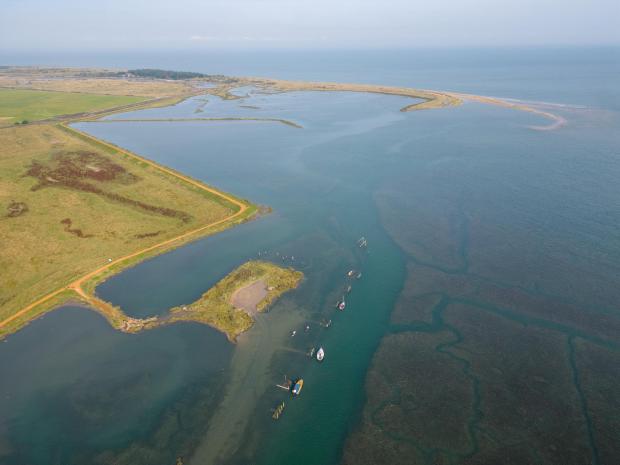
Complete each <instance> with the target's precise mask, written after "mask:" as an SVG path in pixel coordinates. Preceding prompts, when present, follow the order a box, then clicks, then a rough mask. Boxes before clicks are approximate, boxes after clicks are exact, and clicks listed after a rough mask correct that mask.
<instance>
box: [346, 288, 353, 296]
mask: <svg viewBox="0 0 620 465" xmlns="http://www.w3.org/2000/svg"><path fill="white" fill-rule="evenodd" d="M351 289H353V288H352V287H351V286H347V294H348V293H349V292H351Z"/></svg>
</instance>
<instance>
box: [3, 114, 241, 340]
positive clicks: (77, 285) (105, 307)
mask: <svg viewBox="0 0 620 465" xmlns="http://www.w3.org/2000/svg"><path fill="white" fill-rule="evenodd" d="M62 126H63V127H64V128H65V129H66V130H68V131H71V132H74V133H77V134H79V135H80V136H81V137H84V138H86V139H88V140H91V141H93V142H95V143H97V144H102V145H104V146H107V147H110V148H112V149H114V150H116V151H119V152H121V153H123V154H125V155H128V156H130V157H132V158H135V159H137V160H139V161H140V162H144V163H147V164H149V165H150V166H152V167H154V168H155V169H158V170H160V171H163V172H164V173H167V174H169V175H171V176H174V177H176V178H178V179H182V180H183V181H185V182H187V183H189V184H191V185H193V186H196V187H198V188H199V189H201V190H203V191H206V192H209V193H211V194H213V195H216V196H218V197H220V198H223V199H225V200H227V201H229V202H231V203H232V204H234V205H236V206H237V207H239V210H238V211H237V212H235V213H233V214H232V215H230V216H227V217H225V218H222V219H221V220H218V221H214V222H213V223H209V224H207V225H204V226H201V227H199V228H196V229H193V230H191V231H187V232H185V233H183V234H181V235H179V236H176V237H173V238H171V239H167V240H165V241H162V242H159V243H157V244H154V245H152V246H150V247H146V248H144V249H141V250H138V251H136V252H133V253H131V254H129V255H125V256H123V257H120V258H117V259H116V260H113V261H111V262H109V263H107V264H105V265H104V266H101V267H99V268H97V269H95V270H93V271H91V272H90V273H88V274H86V275H84V276H82V277H81V278H78V279H76V280H75V281H73V282H71V283H70V284H68V285H67V286H64V287H61V288H59V289H56V290H55V291H53V292H50V293H49V294H47V295H45V296H43V297H41V298H40V299H38V300H36V301H35V302H33V303H31V304H30V305H28V306H26V307H24V308H22V309H21V310H19V311H18V312H16V313H14V314H13V315H11V316H10V317H8V318H6V319H5V320H3V321H0V328H2V327H4V326H6V325H7V324H8V323H10V322H11V321H13V320H15V319H16V318H19V317H20V316H23V315H24V314H26V313H28V312H29V311H30V310H32V309H33V308H35V307H36V306H38V305H41V304H43V303H45V302H47V301H48V300H50V299H51V298H53V297H55V296H57V295H58V294H60V293H61V292H63V291H65V290H72V291H74V292H76V293H77V294H78V295H79V296H80V297H81V298H82V299H84V300H85V301H86V302H88V303H89V304H91V305H92V306H93V307H95V308H96V309H98V310H101V311H103V312H105V313H108V312H109V310H110V308H111V306H110V305H109V304H108V303H107V302H104V301H102V300H100V299H98V298H97V297H95V296H91V295H89V294H88V293H87V292H86V291H84V289H83V288H82V286H83V284H84V283H85V282H86V281H88V280H89V279H91V278H93V277H95V276H97V275H98V274H100V273H102V272H104V271H106V270H108V269H110V268H112V267H113V266H115V265H118V264H120V263H122V262H124V261H126V260H129V259H131V258H134V257H137V256H139V255H142V254H144V253H148V252H151V251H153V250H156V249H160V248H164V247H166V246H168V245H171V244H173V243H175V242H177V241H181V240H183V239H186V238H188V237H190V236H192V235H194V234H198V233H201V232H203V231H206V230H207V229H209V228H213V227H215V226H219V225H221V224H223V223H226V222H228V221H230V220H232V219H234V218H236V217H238V216H241V215H242V214H243V213H245V211H246V210H247V209H248V205H246V204H245V203H243V202H241V201H239V200H237V199H236V198H234V197H232V196H230V195H228V194H225V193H223V192H220V191H218V190H216V189H213V188H211V187H209V186H207V185H206V184H203V183H201V182H199V181H196V180H194V179H191V178H189V177H187V176H185V175H183V174H181V173H177V172H176V171H173V170H171V169H169V168H166V167H165V166H162V165H159V164H157V163H155V162H153V161H150V160H148V159H146V158H142V157H140V156H138V155H136V154H134V153H132V152H130V151H128V150H125V149H122V148H120V147H117V146H115V145H113V144H110V143H108V142H105V141H102V140H100V139H97V138H96V137H93V136H91V135H89V134H86V133H84V132H82V131H78V130H77V129H73V128H70V127H68V126H66V125H65V124H62Z"/></svg>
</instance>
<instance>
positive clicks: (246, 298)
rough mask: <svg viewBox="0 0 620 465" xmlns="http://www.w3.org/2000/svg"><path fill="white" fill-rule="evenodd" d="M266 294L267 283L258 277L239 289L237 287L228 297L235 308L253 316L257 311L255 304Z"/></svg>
mask: <svg viewBox="0 0 620 465" xmlns="http://www.w3.org/2000/svg"><path fill="white" fill-rule="evenodd" d="M266 295H267V285H266V284H265V281H263V280H262V279H259V280H258V281H254V282H253V283H251V284H248V285H247V286H244V287H242V288H241V289H237V290H236V291H235V292H234V294H233V295H232V297H231V298H230V303H232V304H233V306H234V307H235V308H241V309H243V310H245V311H246V312H247V313H248V314H249V315H250V316H252V317H254V316H255V315H256V313H257V311H256V305H258V303H259V302H260V301H261V300H263V299H264V298H265V296H266Z"/></svg>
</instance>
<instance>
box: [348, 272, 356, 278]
mask: <svg viewBox="0 0 620 465" xmlns="http://www.w3.org/2000/svg"><path fill="white" fill-rule="evenodd" d="M354 274H355V270H349V272H348V273H347V276H348V277H349V278H350V277H351V276H353V275H354Z"/></svg>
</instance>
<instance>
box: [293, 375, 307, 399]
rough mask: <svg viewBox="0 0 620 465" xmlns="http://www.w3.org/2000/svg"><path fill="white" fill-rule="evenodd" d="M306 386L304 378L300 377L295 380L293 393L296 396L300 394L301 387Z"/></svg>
mask: <svg viewBox="0 0 620 465" xmlns="http://www.w3.org/2000/svg"><path fill="white" fill-rule="evenodd" d="M303 387H304V380H303V379H301V378H299V379H298V380H297V381H295V384H293V388H292V389H291V394H293V395H294V396H298V395H299V393H300V392H301V388H303Z"/></svg>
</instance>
